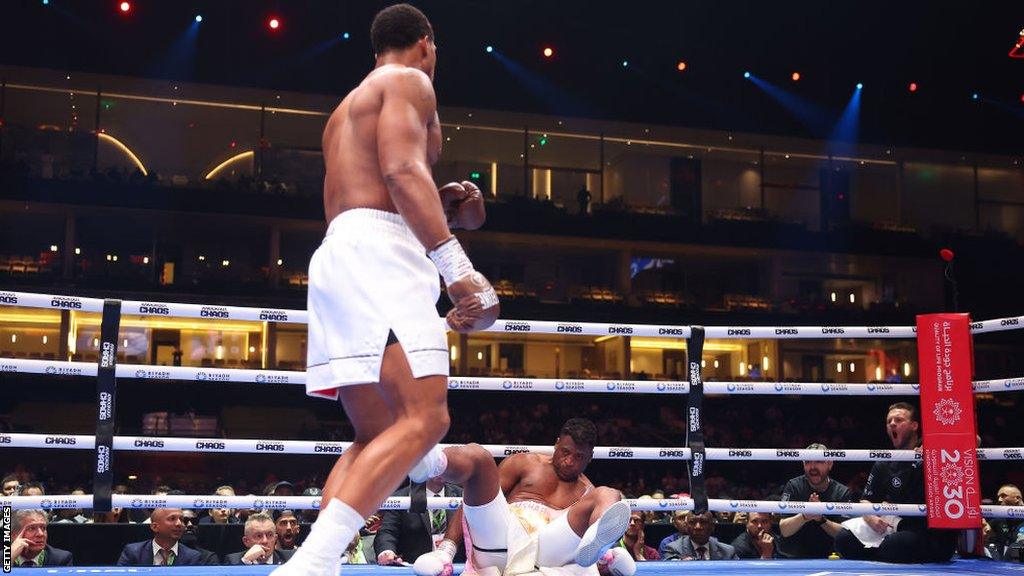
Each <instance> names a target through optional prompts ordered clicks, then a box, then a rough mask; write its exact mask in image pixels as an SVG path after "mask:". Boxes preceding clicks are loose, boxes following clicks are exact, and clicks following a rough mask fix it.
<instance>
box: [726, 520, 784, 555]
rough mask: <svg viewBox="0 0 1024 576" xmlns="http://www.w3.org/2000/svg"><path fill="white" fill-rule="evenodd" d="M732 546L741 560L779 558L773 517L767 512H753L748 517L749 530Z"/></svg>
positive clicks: (735, 540) (738, 537) (733, 542)
mask: <svg viewBox="0 0 1024 576" xmlns="http://www.w3.org/2000/svg"><path fill="white" fill-rule="evenodd" d="M731 546H732V547H733V548H735V549H736V555H737V556H739V557H740V558H760V559H761V560H771V559H772V558H778V557H779V555H778V553H777V552H776V550H775V536H774V535H773V534H772V515H771V514H768V513H767V512H751V513H750V514H749V515H748V516H747V529H746V530H745V531H744V532H743V533H742V534H740V535H739V536H737V537H736V538H735V539H734V540H733V541H732V544H731Z"/></svg>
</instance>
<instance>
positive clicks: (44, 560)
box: [11, 510, 74, 568]
mask: <svg viewBox="0 0 1024 576" xmlns="http://www.w3.org/2000/svg"><path fill="white" fill-rule="evenodd" d="M11 534H13V539H12V541H11V559H12V560H13V562H14V565H15V566H16V567H21V568H31V567H33V566H72V565H73V563H74V558H73V557H72V555H71V552H68V551H67V550H61V549H60V548H54V547H53V546H50V545H49V544H47V532H46V512H44V511H42V510H18V511H17V512H15V513H14V514H13V517H12V518H11Z"/></svg>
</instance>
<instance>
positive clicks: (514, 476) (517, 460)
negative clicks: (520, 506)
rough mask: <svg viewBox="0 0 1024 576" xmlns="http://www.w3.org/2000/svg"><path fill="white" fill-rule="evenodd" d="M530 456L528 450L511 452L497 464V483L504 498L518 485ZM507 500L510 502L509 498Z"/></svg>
mask: <svg viewBox="0 0 1024 576" xmlns="http://www.w3.org/2000/svg"><path fill="white" fill-rule="evenodd" d="M532 457H533V456H532V455H531V454H530V453H529V452H523V453H519V454H513V455H511V456H509V457H508V458H505V459H504V460H502V461H501V463H500V464H498V483H499V485H500V487H501V492H502V493H503V494H505V498H506V499H508V498H509V495H511V494H512V491H513V490H515V488H516V486H518V485H519V481H520V480H522V478H523V475H524V473H525V472H526V469H527V466H528V465H529V463H530V460H531V459H532ZM509 501H510V502H511V500H509Z"/></svg>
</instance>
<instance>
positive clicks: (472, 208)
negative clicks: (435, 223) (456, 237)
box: [437, 180, 487, 230]
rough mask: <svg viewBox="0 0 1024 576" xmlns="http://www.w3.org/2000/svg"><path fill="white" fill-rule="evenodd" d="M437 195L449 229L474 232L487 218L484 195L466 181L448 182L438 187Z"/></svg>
mask: <svg viewBox="0 0 1024 576" xmlns="http://www.w3.org/2000/svg"><path fill="white" fill-rule="evenodd" d="M437 193H438V195H439V196H440V197H441V206H442V207H443V208H444V215H445V218H447V219H448V227H449V228H462V229H463V230H476V229H477V228H479V227H481V226H483V225H484V220H486V218H487V213H486V211H485V209H484V195H483V193H481V192H480V188H477V186H476V184H473V183H472V182H470V181H468V180H466V181H463V182H462V183H459V182H449V183H448V184H445V185H444V186H442V187H440V188H439V189H438V190H437Z"/></svg>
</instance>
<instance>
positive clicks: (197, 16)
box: [196, 14, 203, 22]
mask: <svg viewBox="0 0 1024 576" xmlns="http://www.w3.org/2000/svg"><path fill="white" fill-rule="evenodd" d="M202 21H203V15H202V14H196V22H202Z"/></svg>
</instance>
